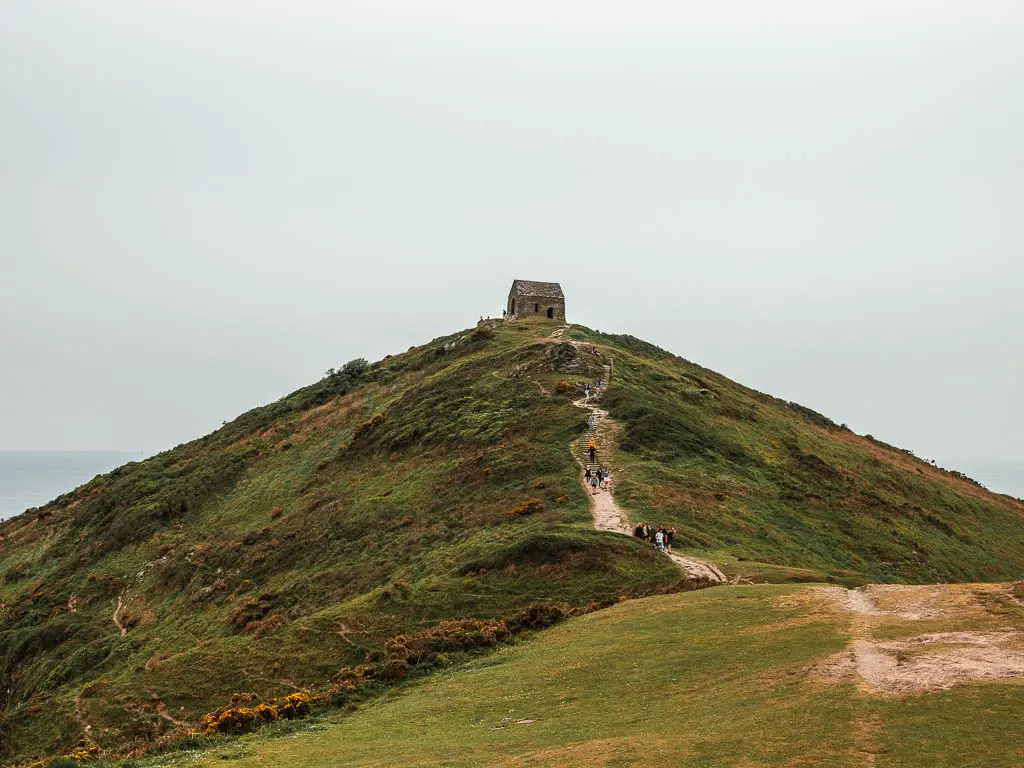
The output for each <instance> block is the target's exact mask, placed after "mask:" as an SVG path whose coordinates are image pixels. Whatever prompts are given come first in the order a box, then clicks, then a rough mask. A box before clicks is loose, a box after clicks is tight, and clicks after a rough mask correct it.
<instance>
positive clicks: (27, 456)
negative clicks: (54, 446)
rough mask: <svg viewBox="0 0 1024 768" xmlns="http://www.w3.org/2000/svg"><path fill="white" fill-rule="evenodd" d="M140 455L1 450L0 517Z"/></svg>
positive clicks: (37, 503)
mask: <svg viewBox="0 0 1024 768" xmlns="http://www.w3.org/2000/svg"><path fill="white" fill-rule="evenodd" d="M140 458H142V455H141V454H139V453H122V452H117V451H0V520H3V519H4V518H8V517H11V516H12V515H17V514H20V513H22V512H24V511H25V510H26V509H28V508H30V507H41V506H42V505H43V504H45V503H46V502H48V501H52V500H53V499H55V498H57V497H58V496H60V495H61V494H63V493H67V492H68V491H71V490H74V489H75V488H77V487H78V486H80V485H82V484H83V483H87V482H88V481H90V480H92V479H93V478H94V477H96V475H100V474H103V473H104V472H109V471H110V470H112V469H114V468H115V467H119V466H121V465H122V464H124V463H126V462H129V461H137V460H138V459H140Z"/></svg>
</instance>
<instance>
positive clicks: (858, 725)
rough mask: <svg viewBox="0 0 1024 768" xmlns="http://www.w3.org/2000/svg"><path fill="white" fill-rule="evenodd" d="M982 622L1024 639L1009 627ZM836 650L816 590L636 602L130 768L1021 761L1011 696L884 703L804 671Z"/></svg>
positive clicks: (1014, 689) (847, 630) (851, 682)
mask: <svg viewBox="0 0 1024 768" xmlns="http://www.w3.org/2000/svg"><path fill="white" fill-rule="evenodd" d="M950 621H951V622H955V618H954V617H950ZM986 621H994V622H996V623H999V624H1000V625H1001V626H1002V627H1003V628H1004V629H1005V628H1007V627H1016V628H1017V629H1024V620H1022V618H1021V616H1020V615H1018V614H1014V615H1013V616H1009V617H1008V616H1006V615H1002V614H998V613H993V614H991V615H988V616H987V618H986ZM906 623H907V622H904V621H902V620H900V619H898V618H893V617H889V618H885V619H884V620H881V621H880V622H879V626H880V628H881V631H882V634H886V633H888V634H892V632H893V631H894V628H896V627H900V626H903V625H905V624H906ZM929 627H931V628H932V629H934V628H935V627H936V624H935V623H934V622H930V623H929ZM850 641H851V619H850V617H849V616H848V615H847V614H846V613H845V612H843V611H842V610H840V609H838V608H837V607H836V605H835V603H834V602H833V601H832V600H831V599H830V598H829V597H828V596H827V595H826V594H825V593H824V592H822V591H821V590H820V589H817V588H809V587H805V586H751V587H719V588H714V589H710V590H704V591H701V592H697V593H688V594H678V595H671V596H659V597H652V598H646V599H642V600H635V601H629V602H627V603H624V604H620V605H618V606H616V607H614V608H611V609H609V610H606V611H601V612H598V613H595V614H591V615H588V616H585V617H582V618H578V619H573V620H571V621H569V622H568V623H566V624H563V625H560V626H558V627H555V628H553V629H550V630H547V631H545V632H543V633H541V634H540V635H539V636H538V637H537V638H536V639H535V640H533V641H532V642H529V643H527V644H524V645H521V646H518V647H512V648H507V649H504V650H501V651H498V652H496V653H494V654H492V655H490V656H487V657H485V658H481V659H479V660H477V661H474V662H473V663H471V664H468V665H465V666H463V667H461V668H459V669H456V670H452V671H449V672H446V673H443V674H440V675H438V676H435V677H433V678H431V679H429V680H426V681H423V682H421V683H418V684H414V685H409V686H406V687H404V688H402V689H399V690H396V691H394V692H393V693H392V694H390V695H389V696H388V697H387V698H385V699H383V700H379V701H376V702H375V703H372V704H370V705H367V706H365V707H363V708H361V709H359V710H358V711H356V712H353V713H351V714H345V715H338V716H333V717H327V718H323V719H321V720H319V721H317V722H315V723H314V724H312V725H311V726H309V727H308V728H307V729H306V730H304V731H299V732H294V733H289V734H279V735H277V736H274V735H273V733H272V732H267V733H263V734H256V735H253V736H249V737H245V738H243V739H241V740H238V741H234V742H228V743H225V744H224V745H223V746H219V747H214V748H213V749H212V750H208V751H206V752H201V753H196V754H188V755H171V756H167V757H164V758H160V759H157V760H153V761H150V762H147V763H145V765H147V766H182V765H198V766H223V765H230V766H238V768H250V766H251V767H255V766H261V767H264V768H273V767H277V766H281V767H282V768H283V767H284V766H296V765H317V766H435V765H436V766H440V765H444V766H467V767H468V766H559V765H561V766H572V765H585V766H633V765H635V766H641V765H651V766H694V767H695V768H696V767H697V766H707V767H708V768H711V767H712V766H714V767H716V768H717V767H719V766H737V767H740V766H742V767H743V768H752V767H753V766H804V765H808V766H809V765H815V766H836V767H837V768H838V767H839V766H844V767H845V766H851V767H853V766H892V767H894V768H895V767H896V766H900V767H902V766H922V765H928V766H986V767H989V766H991V767H992V768H995V767H996V766H1005V767H1006V768H1009V767H1010V766H1019V765H1021V763H1022V761H1024V730H1022V729H1021V728H1020V720H1019V715H1020V707H1021V704H1022V702H1024V685H1022V683H1021V681H1020V679H1018V680H1017V681H1016V682H995V683H991V684H985V685H981V684H975V685H965V686H960V687H956V688H953V689H951V690H947V691H939V692H930V693H919V694H915V695H903V696H893V695H885V694H879V693H878V692H872V691H870V690H867V689H866V688H865V686H864V685H863V684H862V681H858V680H856V679H841V680H835V679H829V678H828V677H827V676H825V675H822V674H818V673H817V672H816V671H815V670H816V669H817V668H818V667H819V666H820V665H821V664H822V662H823V661H824V660H827V659H829V658H832V657H834V656H835V655H836V654H837V653H838V652H840V651H842V650H843V649H844V648H845V647H847V645H848V644H849V643H850Z"/></svg>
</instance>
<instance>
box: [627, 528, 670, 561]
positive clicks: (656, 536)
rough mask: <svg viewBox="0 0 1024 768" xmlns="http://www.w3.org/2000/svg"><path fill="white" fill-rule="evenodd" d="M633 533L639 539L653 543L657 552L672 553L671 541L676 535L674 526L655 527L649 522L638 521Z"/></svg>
mask: <svg viewBox="0 0 1024 768" xmlns="http://www.w3.org/2000/svg"><path fill="white" fill-rule="evenodd" d="M633 535H634V536H636V537H637V538H638V539H640V541H647V542H650V543H651V544H653V545H654V546H655V547H656V548H657V549H658V551H659V552H668V553H669V554H671V553H672V541H673V539H675V537H676V529H675V528H666V527H665V526H664V525H659V526H658V527H657V528H655V527H654V526H653V525H651V524H650V523H640V524H639V525H637V527H636V528H635V529H634V530H633Z"/></svg>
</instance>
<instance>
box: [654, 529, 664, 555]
mask: <svg viewBox="0 0 1024 768" xmlns="http://www.w3.org/2000/svg"><path fill="white" fill-rule="evenodd" d="M654 544H655V546H657V547H658V551H659V552H664V551H665V532H664V531H660V530H659V531H658V532H657V533H656V534H654Z"/></svg>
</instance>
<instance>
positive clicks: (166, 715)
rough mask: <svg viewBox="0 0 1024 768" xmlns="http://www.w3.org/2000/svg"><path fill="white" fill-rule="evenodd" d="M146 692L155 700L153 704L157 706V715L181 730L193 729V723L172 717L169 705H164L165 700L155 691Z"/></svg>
mask: <svg viewBox="0 0 1024 768" xmlns="http://www.w3.org/2000/svg"><path fill="white" fill-rule="evenodd" d="M146 692H147V693H148V694H149V696H150V698H151V699H152V700H153V703H154V704H155V705H156V713H157V714H158V715H159V716H160V717H161V718H163V719H164V720H166V721H167V722H169V723H173V724H174V725H177V726H179V727H181V728H191V727H192V724H191V723H189V722H186V721H184V720H178V719H177V718H175V717H174V715H172V714H171V713H170V712H169V711H168V709H167V705H166V704H165V703H164V700H163V699H161V698H160V695H159V694H158V693H157V692H156V691H154V690H153V689H152V688H147V689H146Z"/></svg>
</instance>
